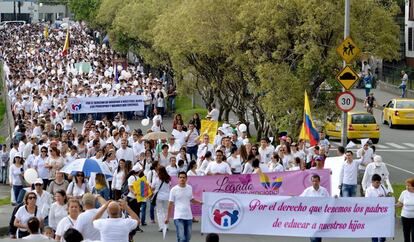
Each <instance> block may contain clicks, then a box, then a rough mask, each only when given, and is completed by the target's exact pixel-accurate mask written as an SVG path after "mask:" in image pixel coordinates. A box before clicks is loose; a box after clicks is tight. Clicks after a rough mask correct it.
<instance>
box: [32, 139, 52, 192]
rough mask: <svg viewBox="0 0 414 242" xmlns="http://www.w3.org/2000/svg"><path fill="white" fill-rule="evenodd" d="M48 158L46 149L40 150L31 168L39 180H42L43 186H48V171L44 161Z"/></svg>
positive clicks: (44, 147)
mask: <svg viewBox="0 0 414 242" xmlns="http://www.w3.org/2000/svg"><path fill="white" fill-rule="evenodd" d="M48 158H49V156H48V151H47V147H46V146H43V147H42V148H40V155H39V156H38V157H36V159H35V160H34V162H33V166H34V168H35V169H36V171H37V174H39V178H42V180H43V184H48V183H49V179H50V170H49V169H48V168H46V160H47V159H48Z"/></svg>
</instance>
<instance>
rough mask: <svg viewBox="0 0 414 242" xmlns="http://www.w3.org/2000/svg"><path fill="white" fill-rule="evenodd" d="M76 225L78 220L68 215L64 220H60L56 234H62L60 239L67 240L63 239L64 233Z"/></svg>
mask: <svg viewBox="0 0 414 242" xmlns="http://www.w3.org/2000/svg"><path fill="white" fill-rule="evenodd" d="M75 226H76V220H73V219H71V218H70V217H69V216H66V217H64V218H63V219H62V220H60V222H59V223H58V226H57V228H56V235H59V236H60V241H65V240H64V239H63V235H64V234H65V232H66V230H68V229H70V228H75Z"/></svg>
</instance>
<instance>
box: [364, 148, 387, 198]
mask: <svg viewBox="0 0 414 242" xmlns="http://www.w3.org/2000/svg"><path fill="white" fill-rule="evenodd" d="M375 174H378V175H380V176H381V180H382V181H383V182H384V183H386V184H387V188H388V190H390V191H391V192H393V189H392V185H391V182H390V179H389V175H390V173H389V172H388V169H387V166H386V165H385V163H384V162H382V157H381V156H379V155H376V156H374V162H372V163H369V164H368V165H367V167H366V169H365V173H364V177H363V178H362V183H361V186H362V189H363V190H364V192H365V191H366V190H367V188H368V187H369V186H370V185H371V178H372V177H373V176H374V175H375Z"/></svg>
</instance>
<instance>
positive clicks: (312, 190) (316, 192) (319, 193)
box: [300, 186, 329, 197]
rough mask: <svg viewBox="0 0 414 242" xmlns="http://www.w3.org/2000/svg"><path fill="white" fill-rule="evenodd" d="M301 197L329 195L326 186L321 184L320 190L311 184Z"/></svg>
mask: <svg viewBox="0 0 414 242" xmlns="http://www.w3.org/2000/svg"><path fill="white" fill-rule="evenodd" d="M300 196H301V197H329V193H328V190H326V188H324V187H321V186H319V189H318V190H315V188H314V187H313V186H310V187H308V188H306V189H305V190H304V191H303V192H302V194H300Z"/></svg>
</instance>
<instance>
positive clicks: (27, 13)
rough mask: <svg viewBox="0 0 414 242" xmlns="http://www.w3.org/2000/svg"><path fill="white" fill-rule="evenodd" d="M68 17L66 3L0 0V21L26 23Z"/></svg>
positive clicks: (52, 20)
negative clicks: (49, 3)
mask: <svg viewBox="0 0 414 242" xmlns="http://www.w3.org/2000/svg"><path fill="white" fill-rule="evenodd" d="M66 17H69V11H68V9H67V7H66V5H46V4H42V3H39V4H38V3H37V1H35V0H32V1H20V14H19V1H8V0H3V1H2V0H0V21H11V20H24V21H26V22H28V23H30V22H32V23H37V22H39V21H51V22H54V21H55V20H62V19H63V18H66Z"/></svg>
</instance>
